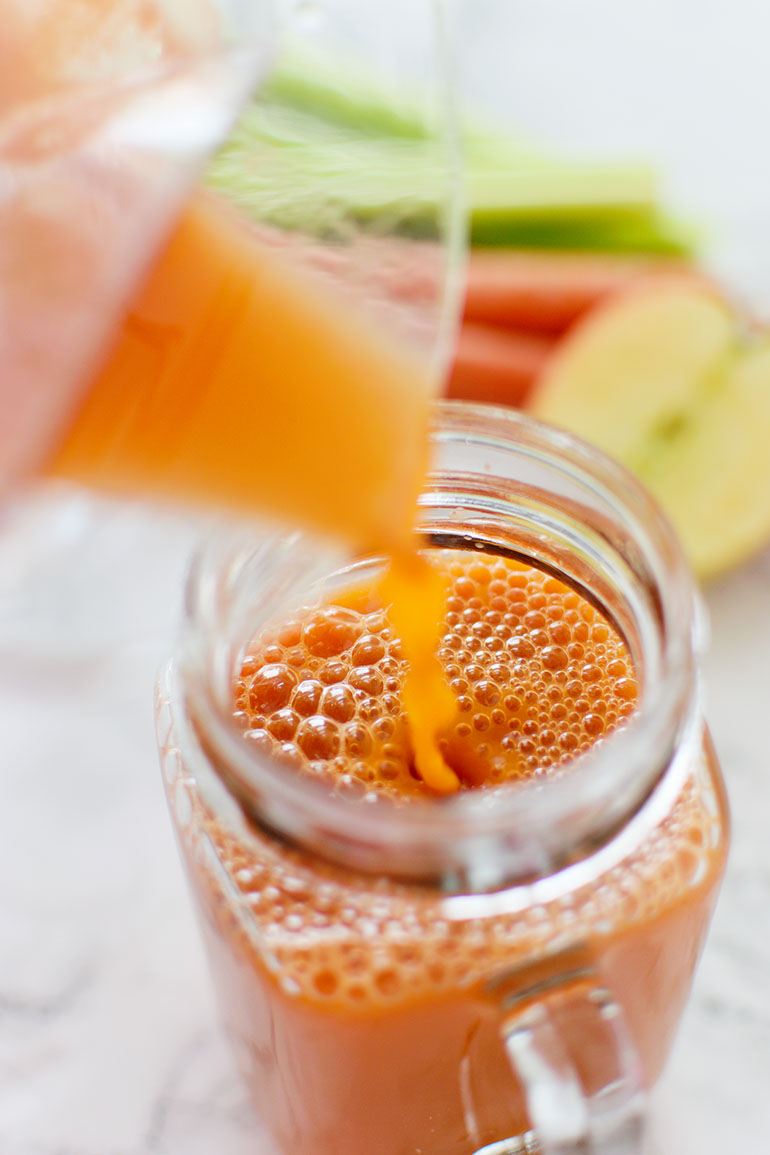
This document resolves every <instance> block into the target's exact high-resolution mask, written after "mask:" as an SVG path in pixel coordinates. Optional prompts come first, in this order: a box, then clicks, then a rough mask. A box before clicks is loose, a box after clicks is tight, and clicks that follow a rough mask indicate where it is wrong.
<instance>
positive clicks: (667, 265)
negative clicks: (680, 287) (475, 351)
mask: <svg viewBox="0 0 770 1155" xmlns="http://www.w3.org/2000/svg"><path fill="white" fill-rule="evenodd" d="M682 267H683V266H682V264H681V262H677V261H672V260H668V261H665V260H662V259H660V258H658V259H655V260H651V259H650V258H647V259H645V258H642V257H637V258H633V257H613V256H598V255H596V254H589V253H575V254H573V253H546V252H532V251H530V250H523V249H497V250H479V249H474V250H472V251H471V254H470V257H469V260H468V268H467V282H466V284H467V290H466V299H465V314H464V315H465V319H466V321H476V322H480V323H482V324H485V325H500V326H504V327H506V328H512V329H527V330H531V331H535V332H539V333H549V334H558V333H562V332H563V331H564V330H565V329H566V328H568V327H569V326H570V325H571V324H572V323H573V322H574V321H576V320H577V319H578V318H579V317H580V316H582V314H583V313H585V312H586V311H587V310H588V309H590V308H592V307H593V306H594V305H595V304H597V302H598V301H600V300H602V299H603V298H604V297H606V296H609V295H610V294H611V293H614V292H617V291H618V290H619V289H622V288H625V287H626V286H627V285H629V284H630V283H631V282H632V281H634V280H636V279H637V278H638V277H640V276H642V275H645V274H648V273H650V272H654V271H656V270H657V271H660V270H661V269H665V270H674V269H678V270H681V269H682Z"/></svg>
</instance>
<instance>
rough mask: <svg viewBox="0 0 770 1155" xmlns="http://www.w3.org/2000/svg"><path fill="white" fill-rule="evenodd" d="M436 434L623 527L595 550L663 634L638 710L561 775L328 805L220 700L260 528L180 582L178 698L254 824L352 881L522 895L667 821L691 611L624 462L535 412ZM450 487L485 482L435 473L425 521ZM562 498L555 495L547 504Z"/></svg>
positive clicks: (296, 556) (458, 424) (682, 565)
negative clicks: (363, 875) (233, 614)
mask: <svg viewBox="0 0 770 1155" xmlns="http://www.w3.org/2000/svg"><path fill="white" fill-rule="evenodd" d="M432 437H433V444H434V447H435V448H436V450H437V452H438V454H439V456H440V455H441V452H442V447H443V449H444V450H446V449H447V448H448V449H450V450H451V449H453V448H455V449H456V448H457V447H458V446H460V447H465V448H466V449H467V448H471V449H472V448H473V447H474V446H475V447H477V448H478V447H479V446H481V447H484V451H485V452H489V453H492V452H496V453H498V454H503V455H506V454H509V455H518V456H519V457H520V458H522V459H524V458H529V459H530V460H531V461H536V462H537V463H538V464H539V465H540V466H544V467H547V468H549V469H552V470H555V471H556V474H559V475H560V476H562V475H563V476H565V477H566V476H567V474H569V476H570V478H571V479H572V480H573V481H574V482H575V484H576V485H577V486H578V490H579V491H580V492H581V493H583V494H584V495H592V496H591V500H595V502H597V503H598V504H599V505H601V503H602V502H604V504H605V506H606V507H607V509H610V508H611V509H612V510H613V511H614V514H615V515H617V525H616V529H617V532H618V533H619V534H620V537H619V538H618V540H614V539H613V538H612V534H611V533H610V531H609V529H608V528H607V527H603V529H602V533H600V534H599V535H598V538H597V540H599V539H601V538H602V534H604V536H605V537H607V538H608V540H609V544H610V546H611V547H612V548H613V549H615V550H616V551H619V550H622V549H626V550H627V552H628V555H629V558H630V559H631V560H630V561H628V559H625V560H624V565H625V564H627V565H632V564H633V565H636V566H637V567H638V576H639V580H640V583H642V584H645V585H646V590H645V596H647V595H648V600H649V605H650V607H651V609H650V613H651V614H652V616H653V617H654V616H655V615H657V619H658V625H659V631H658V636H657V638H656V639H655V644H656V645H657V650H658V652H657V653H656V654H655V655H654V658H655V662H654V671H653V676H651V677H648V678H647V679H646V682H645V685H644V687H643V689H642V692H641V693H640V699H639V702H638V706H637V709H636V711H635V713H634V714H633V715H632V716H631V718H630V719H629V720H628V721H627V722H626V724H625V725H624V726H623V727H620V728H618V729H616V730H615V731H613V732H612V733H611V734H609V735H607V736H606V737H605V738H604V739H602V741H601V742H598V743H595V744H594V745H592V746H591V747H589V749H588V750H586V751H585V752H583V753H581V754H579V755H577V756H576V757H574V758H572V759H571V760H570V761H569V762H568V763H565V765H564V767H560V772H559V773H557V774H554V775H549V776H544V777H542V778H536V779H532V780H528V781H526V780H525V781H522V782H520V783H517V784H516V786H515V788H509V787H504V788H501V789H495V790H493V791H467V792H460V793H459V794H456V795H452V796H449V797H447V798H442V799H439V800H436V801H433V800H431V801H426V802H414V803H410V804H409V805H408V806H403V807H393V806H388V805H377V804H375V805H371V806H367V805H365V804H362V802H361V801H357V800H353V799H349V798H346V797H344V796H342V795H339V794H332V793H330V792H329V791H328V789H326V788H324V787H323V786H322V785H321V784H320V783H319V782H317V781H315V780H313V779H310V778H307V777H304V776H301V775H297V774H292V773H287V770H286V767H285V766H282V765H281V764H280V763H278V762H276V761H275V760H271V759H269V758H267V757H265V756H264V755H261V754H260V753H259V752H258V751H257V750H256V749H255V748H254V747H251V746H250V745H249V744H248V743H246V742H244V741H243V737H242V732H241V731H240V729H239V727H238V726H237V723H236V721H235V720H234V719H233V718H232V713H233V711H232V706H230V710H229V714H228V710H227V701H226V699H225V700H223V699H222V698H221V697H218V695H217V693H216V692H215V691H214V689H213V676H212V674H213V666H212V663H214V662H215V661H216V654H215V650H216V640H217V631H218V630H221V627H222V624H223V614H226V613H227V605H228V598H230V597H231V595H232V590H233V588H234V583H235V584H236V585H237V577H238V575H237V573H235V576H234V571H233V568H232V567H233V563H234V559H239V561H238V562H237V564H236V567H235V568H236V570H237V565H238V564H243V561H244V558H245V557H246V556H247V555H248V552H249V549H251V551H252V554H253V550H254V544H253V532H252V534H251V545H249V544H246V543H245V540H244V537H243V535H242V534H240V533H239V534H237V535H236V536H235V537H234V538H233V537H230V538H229V545H228V546H227V547H226V548H224V549H223V543H222V541H221V538H217V539H215V540H214V541H213V542H210V543H209V544H208V545H207V546H206V547H204V548H203V550H202V551H201V552H200V553H199V554H198V555H197V557H196V558H195V560H194V562H193V565H192V568H191V571H190V575H189V578H188V586H187V598H186V606H187V622H186V631H185V638H184V641H185V644H184V648H183V653H182V657H181V660H180V662H179V671H180V674H181V685H180V691H181V693H183V694H184V696H185V701H186V708H187V710H188V712H189V713H190V715H191V716H192V717H193V718H194V720H195V731H196V735H197V737H198V740H199V742H201V743H202V745H203V748H204V749H205V761H206V762H207V763H209V764H210V765H211V767H212V769H213V770H214V774H215V777H216V778H217V779H218V780H219V783H218V785H220V784H221V783H222V782H223V783H224V784H225V786H226V788H227V790H228V792H229V793H230V794H231V795H233V796H234V797H235V798H236V800H237V802H238V803H239V804H240V807H241V809H242V810H243V811H244V813H245V814H246V816H247V818H248V819H249V820H250V821H251V822H256V823H258V824H259V825H260V826H264V827H267V828H268V829H269V830H270V831H271V832H273V833H276V834H278V835H279V836H281V837H283V838H288V839H290V840H292V841H296V842H297V843H299V844H300V845H303V846H304V847H305V848H307V849H310V850H312V851H314V852H316V853H319V854H321V855H323V856H324V857H327V858H332V859H333V860H334V861H337V862H341V863H342V864H344V865H346V866H348V867H352V868H354V869H357V870H363V871H372V872H378V873H387V874H392V875H397V876H403V877H407V878H409V879H413V880H425V881H430V882H432V883H435V882H436V881H439V882H440V884H441V885H442V886H444V887H445V888H446V889H449V890H453V891H455V892H457V891H460V892H469V891H470V892H479V891H486V890H492V889H497V888H499V887H500V886H502V885H512V884H521V883H526V884H527V885H530V884H532V883H534V882H536V881H537V880H542V879H545V878H548V877H549V876H554V875H556V874H559V873H560V872H563V871H564V870H565V869H566V868H571V867H572V866H574V865H575V864H579V863H581V862H584V861H585V860H587V859H589V858H591V857H593V856H594V855H595V853H596V852H597V851H598V850H600V849H601V848H603V847H604V848H606V847H607V846H608V845H609V844H612V845H613V846H614V847H615V848H616V851H617V854H618V855H620V856H621V857H622V855H623V853H624V851H623V847H624V845H626V844H627V843H628V842H629V840H630V839H632V838H633V839H634V840H635V841H638V838H639V833H638V827H639V825H640V824H641V825H644V826H647V827H649V826H651V825H654V824H655V823H656V822H657V821H659V820H660V819H661V818H662V817H663V816H664V815H665V813H666V812H667V811H668V809H670V806H671V805H672V804H673V800H674V798H675V797H676V795H677V794H678V793H679V790H680V789H681V786H682V782H683V781H684V778H685V776H686V774H687V772H688V769H689V766H690V765H691V762H692V751H693V749H694V746H695V744H696V743H697V742H698V741H699V740H700V735H701V726H702V723H701V721H700V709H699V705H700V703H699V692H698V689H699V687H698V678H697V661H696V654H697V651H698V649H699V648H700V646H699V643H700V634H701V622H700V618H699V603H698V599H697V597H696V594H695V590H694V586H693V583H692V580H691V577H690V573H689V569H688V567H687V563H686V561H685V559H684V556H683V554H682V550H681V548H680V546H679V544H678V541H677V539H676V537H675V535H674V532H673V530H672V529H671V527H670V525H669V523H668V521H667V520H666V519H665V517H664V516H663V515H662V513H661V511H660V509H659V507H658V506H657V503H656V502H655V501H654V499H653V498H652V497H651V496H650V495H649V494H648V493H647V491H646V490H644V489H643V487H642V486H641V485H640V484H639V483H638V482H637V481H636V480H635V479H634V478H633V477H632V476H631V475H630V474H628V473H627V472H626V471H625V470H624V469H623V468H622V467H621V466H620V465H618V464H616V463H615V462H614V461H612V460H611V459H610V458H608V457H606V456H605V455H604V454H603V453H601V452H600V451H599V450H597V449H595V448H594V447H593V446H591V445H589V444H588V443H586V442H583V441H581V440H580V439H578V438H576V437H574V436H573V435H572V434H570V433H567V432H566V431H564V430H560V429H557V428H555V427H552V426H547V425H544V424H543V423H541V422H538V421H536V420H534V419H533V418H531V417H529V416H528V415H524V414H521V413H518V412H515V411H513V410H510V409H504V408H502V407H494V406H485V405H475V404H471V403H467V402H456V401H440V402H437V403H436V407H435V418H434V425H433V433H432ZM501 459H502V458H501ZM458 476H460V477H463V476H464V477H466V479H467V478H472V477H476V478H481V480H482V483H484V484H486V483H488V482H489V474H486V473H483V472H482V473H473V471H470V472H466V473H463V472H462V471H460V473H459V474H457V473H455V474H450V472H448V471H447V470H443V471H442V470H440V469H434V470H432V471H431V472H430V473H429V476H428V479H427V485H426V489H425V492H424V493H423V496H422V498H421V509H422V510H423V512H424V510H425V509H426V508H427V507H428V506H429V505H430V502H431V496H430V495H431V493H432V492H434V491H435V489H436V487H437V486H438V485H440V484H441V483H442V479H443V482H444V483H447V478H450V481H449V484H450V487H451V485H452V484H454V485H456V484H457V483H458V482H457V478H458ZM581 487H582V488H581ZM561 500H562V499H561V498H560V497H558V496H557V498H556V499H554V508H556V507H557V506H558V505H559V502H560V501H561ZM586 500H589V498H588V496H586ZM481 504H483V502H482V503H481ZM586 508H587V507H586ZM578 521H579V519H578ZM623 526H625V531H623V529H622V527H623ZM261 548H263V549H265V550H267V552H268V553H269V554H270V555H271V556H272V555H275V556H274V557H273V562H274V565H275V566H277V567H278V571H281V567H282V566H283V567H284V568H283V570H282V571H281V572H283V573H286V572H287V571H288V570H290V568H291V567H292V565H294V566H295V568H296V567H297V566H306V565H307V564H308V562H309V560H310V559H311V558H312V557H314V555H317V561H318V563H319V564H318V566H317V570H318V571H319V573H321V572H324V569H325V568H326V567H328V565H329V562H330V555H329V554H328V553H325V552H324V550H323V549H322V548H321V547H319V546H318V544H317V543H313V542H311V540H310V539H309V538H307V537H306V536H305V535H302V534H298V533H294V534H291V535H290V536H289V537H286V536H281V535H280V534H274V535H273V536H272V537H271V538H270V539H268V541H265V540H264V539H263V541H262V547H261ZM635 572H636V571H635ZM241 576H242V575H241ZM287 608H289V607H287ZM294 608H296V603H295V607H294ZM653 626H654V623H653ZM651 628H652V627H651ZM648 633H649V631H648ZM249 640H250V637H249V638H244V639H242V641H243V642H248V641H249ZM648 644H651V643H650V640H649V638H648ZM219 658H220V660H221V659H222V655H221V654H220V655H219ZM226 667H227V661H226V660H225V661H224V667H223V669H221V670H220V671H219V673H220V675H222V676H223V677H224V679H225V680H226V679H227V678H228V677H229V678H230V682H229V685H230V686H231V685H232V680H231V675H232V671H228V670H227V668H226ZM222 684H224V683H222Z"/></svg>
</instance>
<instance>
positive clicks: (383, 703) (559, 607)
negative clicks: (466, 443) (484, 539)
mask: <svg viewBox="0 0 770 1155" xmlns="http://www.w3.org/2000/svg"><path fill="white" fill-rule="evenodd" d="M430 557H431V561H432V563H433V564H434V565H436V566H437V567H438V568H439V569H440V570H441V571H442V572H443V573H444V574H445V576H446V579H447V585H448V598H447V609H446V617H445V622H444V630H443V636H442V638H441V642H440V645H439V648H438V652H437V659H438V661H439V662H440V664H441V667H442V669H443V672H444V676H445V677H446V679H447V681H448V683H449V685H450V687H451V689H452V691H453V694H454V697H455V701H456V707H457V710H456V716H455V720H454V722H453V724H452V726H451V727H450V729H449V730H448V731H446V732H444V733H443V734H441V735H439V737H438V742H439V746H440V748H441V749H442V750H443V751H444V755H445V757H446V758H447V760H448V762H449V764H450V765H452V766H453V767H455V768H457V769H458V773H459V775H460V778H461V785H462V787H464V788H472V787H478V786H480V785H485V786H491V785H499V784H502V783H504V782H506V781H511V780H513V779H518V778H521V777H532V776H534V775H538V774H542V773H545V772H547V771H549V770H552V769H553V768H554V767H557V766H559V765H561V764H563V763H564V762H566V761H567V760H569V759H570V758H572V757H574V756H575V755H576V754H578V753H580V752H581V751H583V750H585V749H587V748H588V747H589V746H591V745H592V744H594V743H595V742H597V741H599V740H600V739H601V738H602V737H603V736H604V735H605V734H607V733H608V732H610V731H611V730H612V729H614V728H615V727H617V726H618V725H619V724H621V723H622V722H623V720H624V719H625V718H626V717H627V716H628V715H629V714H630V713H631V712H632V711H633V709H634V707H635V704H636V699H637V686H636V680H635V677H634V673H633V668H632V663H631V659H630V656H629V653H628V650H627V647H626V645H625V642H624V641H623V639H622V638H621V637H620V635H619V634H618V632H617V631H616V630H615V629H614V628H613V627H612V626H611V625H610V624H609V622H608V621H607V620H606V619H605V618H604V617H603V615H602V614H601V612H600V611H599V610H598V609H597V608H596V607H594V606H593V605H592V604H591V603H590V602H588V601H587V600H586V599H585V598H583V597H581V596H580V594H578V593H577V592H575V590H573V589H571V588H570V587H568V586H566V585H565V584H563V583H562V582H560V581H558V580H557V579H556V578H553V577H551V576H549V575H548V574H546V573H544V572H542V571H541V570H538V569H536V568H534V567H530V566H524V565H522V564H520V563H517V562H514V561H511V560H508V559H504V558H497V557H493V556H490V555H483V554H478V553H473V552H460V551H438V550H437V551H434V552H433V553H432V554H431V555H430ZM405 670H406V664H405V660H404V657H403V654H402V651H401V644H400V641H399V639H398V638H397V637H396V636H395V635H394V631H393V629H392V627H391V626H390V624H389V621H388V616H387V612H386V610H385V609H383V607H382V606H381V605H380V604H379V603H378V600H377V595H376V591H375V590H374V589H371V588H362V589H357V590H348V591H346V592H344V593H342V594H340V596H338V597H337V598H336V599H335V603H334V604H326V605H322V606H318V607H315V608H311V609H306V610H304V611H302V612H301V613H299V614H298V615H297V616H296V617H295V618H293V619H292V620H291V621H288V622H286V623H284V624H283V625H282V626H281V627H280V628H279V629H276V630H273V631H271V632H269V633H267V634H265V635H263V636H262V637H260V638H258V639H256V640H255V641H254V643H253V644H252V646H251V648H250V650H249V653H248V655H247V657H246V659H245V661H244V663H243V667H242V670H241V675H240V678H239V680H238V684H237V687H236V705H237V711H236V717H237V719H238V720H239V722H240V724H241V725H242V727H243V729H244V732H245V737H246V739H247V740H248V741H250V742H254V743H255V744H256V745H257V746H258V747H259V748H260V749H262V750H264V752H265V753H267V754H271V755H273V756H277V757H278V758H280V759H282V760H284V761H286V762H287V763H288V764H289V765H290V766H292V767H294V768H296V770H298V771H300V772H303V773H306V774H315V775H318V776H322V777H324V778H325V779H327V780H328V782H329V783H330V785H331V786H332V787H333V788H334V789H336V790H339V791H343V792H349V793H353V794H359V795H361V796H362V797H364V798H368V799H372V800H374V799H376V798H377V797H378V796H379V797H382V796H385V797H388V798H390V799H391V800H404V799H408V798H413V797H418V796H423V797H425V796H431V795H432V792H431V791H430V790H429V788H428V787H426V786H425V784H424V783H423V782H422V780H421V779H420V777H419V774H418V772H417V770H416V769H415V767H414V765H413V760H412V757H411V751H410V744H409V723H408V719H407V718H406V717H405V716H404V712H403V710H402V706H401V690H402V686H403V681H404V675H405Z"/></svg>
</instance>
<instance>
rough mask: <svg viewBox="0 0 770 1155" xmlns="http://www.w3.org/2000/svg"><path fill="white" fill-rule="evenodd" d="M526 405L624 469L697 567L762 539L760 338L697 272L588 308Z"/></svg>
mask: <svg viewBox="0 0 770 1155" xmlns="http://www.w3.org/2000/svg"><path fill="white" fill-rule="evenodd" d="M529 409H530V411H531V412H532V413H533V414H534V415H535V416H537V417H540V418H542V419H544V420H547V421H551V422H553V423H554V424H558V425H563V426H565V427H566V428H568V429H571V430H572V431H573V432H575V433H578V434H579V435H580V436H581V437H584V438H586V439H587V440H588V441H591V442H593V443H594V444H595V445H597V446H599V447H600V448H601V449H603V450H605V451H606V452H607V453H609V454H611V455H612V456H613V457H615V458H616V459H617V460H619V461H621V462H622V463H623V464H624V465H625V466H626V467H627V468H629V469H630V470H631V471H632V472H634V473H636V474H637V476H638V477H639V478H640V479H641V480H642V481H643V482H644V483H645V484H646V485H647V486H648V488H649V489H650V490H651V491H652V492H653V493H654V494H655V496H656V497H657V498H658V500H659V501H660V503H661V505H662V506H663V508H664V509H665V510H666V512H667V513H668V515H669V517H670V518H671V521H672V522H673V524H674V526H675V528H676V530H677V532H678V533H679V536H680V538H681V540H682V542H683V544H684V547H685V550H686V552H687V554H688V556H689V559H690V562H691V564H692V565H693V568H694V569H695V571H696V572H697V573H698V575H699V576H701V577H706V576H710V575H712V574H714V573H716V572H718V571H720V570H723V569H726V568H727V567H728V566H730V565H733V564H735V563H737V562H739V561H742V560H743V559H744V558H745V557H747V556H748V555H749V554H751V553H752V552H753V551H754V550H756V549H757V548H758V547H759V546H761V545H762V544H763V543H764V542H765V541H766V540H767V539H768V538H770V337H768V336H767V335H765V336H756V335H751V334H749V333H748V332H747V331H746V329H745V328H744V326H743V325H742V323H741V321H740V319H739V318H738V317H737V315H736V314H735V313H734V312H733V311H732V310H731V308H730V307H729V305H727V304H726V303H725V302H724V301H723V300H722V299H720V297H719V296H718V295H717V293H716V292H715V291H714V290H713V289H712V288H710V287H709V286H708V285H706V284H704V283H703V282H702V281H697V280H688V279H685V278H682V279H670V278H666V279H665V280H657V279H656V280H650V281H646V282H643V283H641V284H640V285H638V286H637V287H636V288H634V289H632V290H630V291H628V292H627V293H624V294H623V295H622V297H618V298H615V299H613V300H612V301H611V302H610V303H608V304H607V305H605V306H599V307H598V308H597V309H596V310H595V311H594V312H593V313H592V314H591V315H590V316H589V317H588V318H587V319H586V320H585V321H584V322H583V323H582V324H580V325H578V326H577V327H576V328H575V329H573V330H572V332H571V334H570V335H569V336H568V337H567V338H566V340H565V341H564V342H563V343H562V345H561V347H560V349H559V351H558V352H557V353H556V354H555V356H554V357H553V358H552V360H551V361H550V363H549V365H548V366H547V368H546V370H545V372H544V375H543V377H542V379H541V381H540V382H539V383H538V386H537V387H536V389H535V391H534V392H533V394H532V396H531V398H530V403H529Z"/></svg>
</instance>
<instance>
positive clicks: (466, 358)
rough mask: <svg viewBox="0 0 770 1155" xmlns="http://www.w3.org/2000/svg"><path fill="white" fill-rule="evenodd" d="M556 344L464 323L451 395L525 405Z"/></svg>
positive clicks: (459, 338) (532, 336)
mask: <svg viewBox="0 0 770 1155" xmlns="http://www.w3.org/2000/svg"><path fill="white" fill-rule="evenodd" d="M554 346H555V342H554V341H552V340H551V339H549V338H548V337H543V336H540V335H539V334H532V333H520V332H514V331H512V330H510V329H495V328H493V327H491V326H488V325H477V324H473V323H469V322H466V323H465V324H463V326H462V328H461V330H460V333H459V336H458V340H457V348H456V351H455V359H454V364H453V365H452V369H451V372H450V375H449V383H448V386H447V395H448V396H449V397H460V398H464V399H465V400H468V401H488V402H492V403H494V404H497V405H521V404H522V402H523V401H524V400H525V399H526V397H527V394H528V393H529V390H530V388H531V387H532V385H533V383H534V381H535V378H536V377H537V375H538V373H539V372H540V370H541V369H542V368H543V366H544V365H545V362H546V360H547V359H548V357H549V355H550V353H551V350H552V349H553V348H554Z"/></svg>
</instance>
